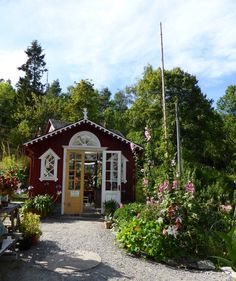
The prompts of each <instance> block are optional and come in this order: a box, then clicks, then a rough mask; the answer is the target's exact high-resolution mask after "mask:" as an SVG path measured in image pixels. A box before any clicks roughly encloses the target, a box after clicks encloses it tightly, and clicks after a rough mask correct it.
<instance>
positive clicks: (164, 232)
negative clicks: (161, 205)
mask: <svg viewBox="0 0 236 281" xmlns="http://www.w3.org/2000/svg"><path fill="white" fill-rule="evenodd" d="M162 234H163V235H164V236H167V235H168V233H167V230H166V229H165V228H164V229H163V230H162Z"/></svg>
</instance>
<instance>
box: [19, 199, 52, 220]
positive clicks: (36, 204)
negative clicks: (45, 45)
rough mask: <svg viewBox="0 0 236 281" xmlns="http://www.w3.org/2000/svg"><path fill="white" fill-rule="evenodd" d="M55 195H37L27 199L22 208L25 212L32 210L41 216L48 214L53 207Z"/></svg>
mask: <svg viewBox="0 0 236 281" xmlns="http://www.w3.org/2000/svg"><path fill="white" fill-rule="evenodd" d="M53 202H54V200H53V197H52V196H50V195H48V194H45V195H37V196H35V197H33V198H30V199H28V200H26V201H25V202H24V204H23V206H22V208H21V210H22V212H23V213H27V212H32V213H36V214H39V215H40V216H41V217H46V216H48V215H49V214H50V213H51V212H52V209H53Z"/></svg>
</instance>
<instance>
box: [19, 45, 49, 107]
mask: <svg viewBox="0 0 236 281" xmlns="http://www.w3.org/2000/svg"><path fill="white" fill-rule="evenodd" d="M25 53H26V55H27V61H26V63H25V64H23V65H22V66H20V67H18V70H21V71H23V72H24V76H23V77H20V79H19V81H18V83H17V85H16V86H17V94H18V99H19V101H20V102H21V103H22V102H23V103H24V104H31V102H32V94H33V93H34V94H36V95H37V96H41V95H44V93H45V85H44V84H43V83H42V77H43V75H44V73H45V72H46V71H47V69H46V63H45V61H44V57H45V54H43V49H42V47H41V45H40V44H39V43H38V41H37V40H34V41H33V42H32V43H31V45H30V46H29V47H28V48H27V49H26V51H25Z"/></svg>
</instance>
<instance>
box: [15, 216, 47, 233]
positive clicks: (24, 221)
mask: <svg viewBox="0 0 236 281" xmlns="http://www.w3.org/2000/svg"><path fill="white" fill-rule="evenodd" d="M20 231H21V232H23V234H24V236H25V237H29V236H30V237H32V236H36V237H37V238H39V237H40V235H42V231H41V230H40V216H39V215H37V214H33V213H30V212H29V213H23V215H22V217H21V224H20Z"/></svg>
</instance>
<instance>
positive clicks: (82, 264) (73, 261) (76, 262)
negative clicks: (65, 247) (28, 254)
mask: <svg viewBox="0 0 236 281" xmlns="http://www.w3.org/2000/svg"><path fill="white" fill-rule="evenodd" d="M34 263H35V264H37V265H40V266H42V267H44V268H46V269H48V270H52V271H54V272H58V273H62V274H69V273H73V272H77V271H84V270H88V269H90V268H93V267H95V266H97V265H98V264H100V263H101V257H100V256H99V255H98V254H96V253H94V252H89V251H75V252H73V253H67V252H58V253H55V254H51V255H48V256H46V257H45V258H44V260H35V261H34Z"/></svg>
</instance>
